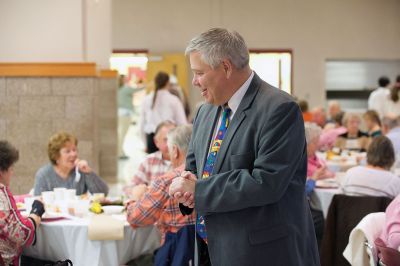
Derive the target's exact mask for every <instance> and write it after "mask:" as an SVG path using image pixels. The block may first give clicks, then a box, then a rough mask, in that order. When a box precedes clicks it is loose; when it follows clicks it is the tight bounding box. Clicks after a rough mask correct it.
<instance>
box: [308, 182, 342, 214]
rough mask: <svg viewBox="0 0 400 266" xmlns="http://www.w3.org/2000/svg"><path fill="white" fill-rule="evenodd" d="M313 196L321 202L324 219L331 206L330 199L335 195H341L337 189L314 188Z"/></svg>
mask: <svg viewBox="0 0 400 266" xmlns="http://www.w3.org/2000/svg"><path fill="white" fill-rule="evenodd" d="M314 192H315V194H316V195H317V197H318V199H319V201H320V202H321V207H322V212H323V213H324V217H325V218H326V216H327V215H328V209H329V205H331V201H332V198H333V196H334V195H335V194H339V193H341V190H340V189H339V188H315V189H314Z"/></svg>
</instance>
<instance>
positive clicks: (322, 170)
mask: <svg viewBox="0 0 400 266" xmlns="http://www.w3.org/2000/svg"><path fill="white" fill-rule="evenodd" d="M304 128H305V134H306V142H307V157H308V160H307V181H306V194H307V197H308V198H309V200H310V209H311V214H312V217H313V221H314V227H315V233H316V237H317V241H318V244H320V242H321V240H322V235H323V232H324V216H323V213H322V211H321V207H320V204H319V202H318V200H317V198H316V197H315V196H314V195H313V191H314V188H315V182H316V180H318V179H324V178H329V177H333V176H334V173H332V172H331V171H329V170H328V169H327V167H326V165H325V162H324V161H323V160H321V159H319V158H318V157H317V155H316V151H317V150H318V143H319V138H320V135H321V131H322V129H321V128H320V127H319V126H317V125H316V124H314V123H308V122H306V123H305V124H304Z"/></svg>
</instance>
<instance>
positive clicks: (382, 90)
mask: <svg viewBox="0 0 400 266" xmlns="http://www.w3.org/2000/svg"><path fill="white" fill-rule="evenodd" d="M389 84H390V80H389V78H388V77H385V76H383V77H380V78H379V79H378V85H379V87H378V88H377V89H376V90H374V91H373V92H371V94H370V95H369V98H368V110H375V111H376V112H377V113H378V114H379V117H380V118H382V117H383V116H384V115H385V113H384V112H385V111H384V104H385V102H387V97H388V95H389V89H388V86H389Z"/></svg>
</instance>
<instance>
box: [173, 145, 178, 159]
mask: <svg viewBox="0 0 400 266" xmlns="http://www.w3.org/2000/svg"><path fill="white" fill-rule="evenodd" d="M172 157H173V158H174V159H177V158H178V157H179V149H178V146H176V145H174V146H172Z"/></svg>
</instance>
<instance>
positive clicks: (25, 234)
mask: <svg viewBox="0 0 400 266" xmlns="http://www.w3.org/2000/svg"><path fill="white" fill-rule="evenodd" d="M34 239H35V226H34V224H33V222H32V221H31V220H30V219H28V218H24V217H22V216H21V213H20V212H19V211H18V208H17V205H16V204H15V200H14V197H13V196H12V194H11V192H10V190H9V189H8V188H7V187H6V186H4V185H3V184H1V183H0V254H1V256H2V258H3V260H4V262H5V264H6V265H8V264H13V265H16V266H17V265H19V256H20V255H21V253H22V247H23V246H29V245H31V244H32V243H33V242H34Z"/></svg>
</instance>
